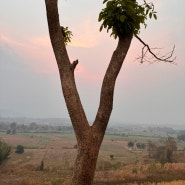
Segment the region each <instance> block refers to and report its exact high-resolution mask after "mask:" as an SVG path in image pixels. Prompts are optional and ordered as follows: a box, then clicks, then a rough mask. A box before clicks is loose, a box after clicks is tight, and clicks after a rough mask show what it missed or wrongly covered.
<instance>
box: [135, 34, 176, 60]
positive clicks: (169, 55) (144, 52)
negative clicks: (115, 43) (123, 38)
mask: <svg viewBox="0 0 185 185" xmlns="http://www.w3.org/2000/svg"><path fill="white" fill-rule="evenodd" d="M135 37H136V38H137V39H138V40H139V41H140V42H141V43H142V44H143V45H144V46H143V48H142V54H141V57H139V58H140V59H141V63H143V62H145V61H147V62H149V63H153V62H156V61H163V62H169V63H173V62H174V61H175V59H176V57H174V58H172V57H173V54H174V50H175V45H174V46H173V49H172V51H171V52H169V53H167V54H165V55H163V56H161V57H159V56H158V55H159V54H155V53H154V52H153V51H152V49H157V48H150V46H149V45H148V44H146V43H145V42H144V41H143V40H142V39H141V38H140V37H138V36H137V35H135ZM148 52H149V53H150V54H151V55H152V56H153V58H154V60H153V59H152V60H153V61H152V62H151V61H150V60H148V59H147V57H146V55H147V53H148Z"/></svg>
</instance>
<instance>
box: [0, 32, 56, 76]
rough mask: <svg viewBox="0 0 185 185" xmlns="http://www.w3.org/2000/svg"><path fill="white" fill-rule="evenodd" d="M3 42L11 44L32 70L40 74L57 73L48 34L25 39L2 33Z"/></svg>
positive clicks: (0, 37)
mask: <svg viewBox="0 0 185 185" xmlns="http://www.w3.org/2000/svg"><path fill="white" fill-rule="evenodd" d="M0 40H1V42H2V43H4V44H6V45H8V46H10V47H11V48H12V49H13V50H14V52H15V53H16V54H17V55H19V57H20V58H22V59H23V61H25V62H26V64H27V65H29V66H30V68H32V70H33V71H34V72H36V73H38V74H53V73H56V63H55V59H54V56H53V53H52V49H51V47H50V46H49V45H50V41H49V39H48V38H47V37H46V36H41V37H32V38H27V39H25V40H23V41H21V42H20V41H17V40H16V39H14V38H12V37H10V36H7V35H5V34H1V35H0Z"/></svg>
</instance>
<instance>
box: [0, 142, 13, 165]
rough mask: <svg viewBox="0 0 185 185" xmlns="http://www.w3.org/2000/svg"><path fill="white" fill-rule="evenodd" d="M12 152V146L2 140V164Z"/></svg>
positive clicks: (0, 156) (0, 145) (0, 146)
mask: <svg viewBox="0 0 185 185" xmlns="http://www.w3.org/2000/svg"><path fill="white" fill-rule="evenodd" d="M10 152H11V146H9V145H8V144H6V143H5V142H4V141H1V140H0V165H1V164H2V162H3V161H4V160H6V159H7V158H8V156H9V155H10Z"/></svg>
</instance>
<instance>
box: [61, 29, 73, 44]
mask: <svg viewBox="0 0 185 185" xmlns="http://www.w3.org/2000/svg"><path fill="white" fill-rule="evenodd" d="M63 31H64V34H65V36H64V43H65V45H67V44H68V43H70V42H71V37H72V36H73V34H72V32H71V31H70V30H69V29H68V27H63Z"/></svg>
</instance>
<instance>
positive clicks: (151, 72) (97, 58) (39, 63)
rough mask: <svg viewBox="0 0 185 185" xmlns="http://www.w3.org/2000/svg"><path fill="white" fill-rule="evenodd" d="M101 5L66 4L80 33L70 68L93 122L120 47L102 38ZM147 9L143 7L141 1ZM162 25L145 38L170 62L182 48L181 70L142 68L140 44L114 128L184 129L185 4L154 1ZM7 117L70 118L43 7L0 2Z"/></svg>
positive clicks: (0, 89)
mask: <svg viewBox="0 0 185 185" xmlns="http://www.w3.org/2000/svg"><path fill="white" fill-rule="evenodd" d="M102 2H103V1H100V0H92V1H87V0H59V14H60V21H61V25H63V26H68V27H69V29H70V30H71V31H72V32H73V37H72V42H71V44H69V45H68V46H67V50H68V54H69V57H70V60H71V61H73V60H75V59H78V60H79V64H78V65H77V68H76V71H75V75H76V83H77V87H78V90H79V94H80V97H81V100H82V103H83V105H84V109H85V112H86V114H87V117H88V119H89V120H90V121H93V119H94V117H95V115H96V111H97V107H98V104H99V94H100V89H101V83H102V78H103V76H104V73H105V70H106V68H107V65H108V63H109V61H110V58H111V55H112V52H113V51H114V49H115V47H116V45H117V40H114V39H113V38H112V37H110V36H109V35H110V34H109V33H108V34H107V33H106V31H103V32H99V27H100V25H101V23H99V22H98V21H97V20H98V15H99V12H100V11H101V9H102V8H103V7H104V5H103V4H102ZM139 2H142V1H139ZM152 2H153V3H154V4H155V9H156V11H157V12H158V14H157V15H158V19H157V21H155V20H149V21H148V22H147V25H148V26H147V29H144V28H143V29H142V30H141V33H140V35H139V36H140V37H141V38H142V39H143V40H144V41H145V42H146V43H148V44H149V45H150V46H151V48H161V50H160V53H161V55H164V54H166V53H168V52H170V51H171V50H172V48H173V46H174V45H175V52H174V57H175V56H176V57H177V58H176V60H175V64H170V63H164V62H157V63H154V64H149V63H143V64H140V63H139V61H138V60H137V57H138V56H139V55H140V54H141V49H142V44H141V43H140V42H139V41H138V40H137V39H136V38H134V39H133V41H132V44H131V47H130V50H129V52H128V55H127V57H126V59H125V61H124V64H123V68H122V70H121V72H120V74H119V77H118V79H117V84H116V89H115V96H114V109H113V112H112V116H111V120H113V121H116V122H121V123H145V124H165V125H166V126H168V124H185V36H184V33H185V24H184V18H185V11H184V7H185V1H184V0H178V1H177V0H160V1H158V0H152ZM0 15H1V18H0V117H7V116H16V117H18V116H20V117H39V118H46V117H62V118H68V117H69V116H68V113H67V110H66V106H65V102H64V99H63V96H62V91H61V86H60V79H59V74H58V70H57V65H56V62H55V58H54V55H53V51H52V48H51V44H50V40H49V34H48V27H47V20H46V11H45V3H44V0H19V1H12V0H0Z"/></svg>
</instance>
